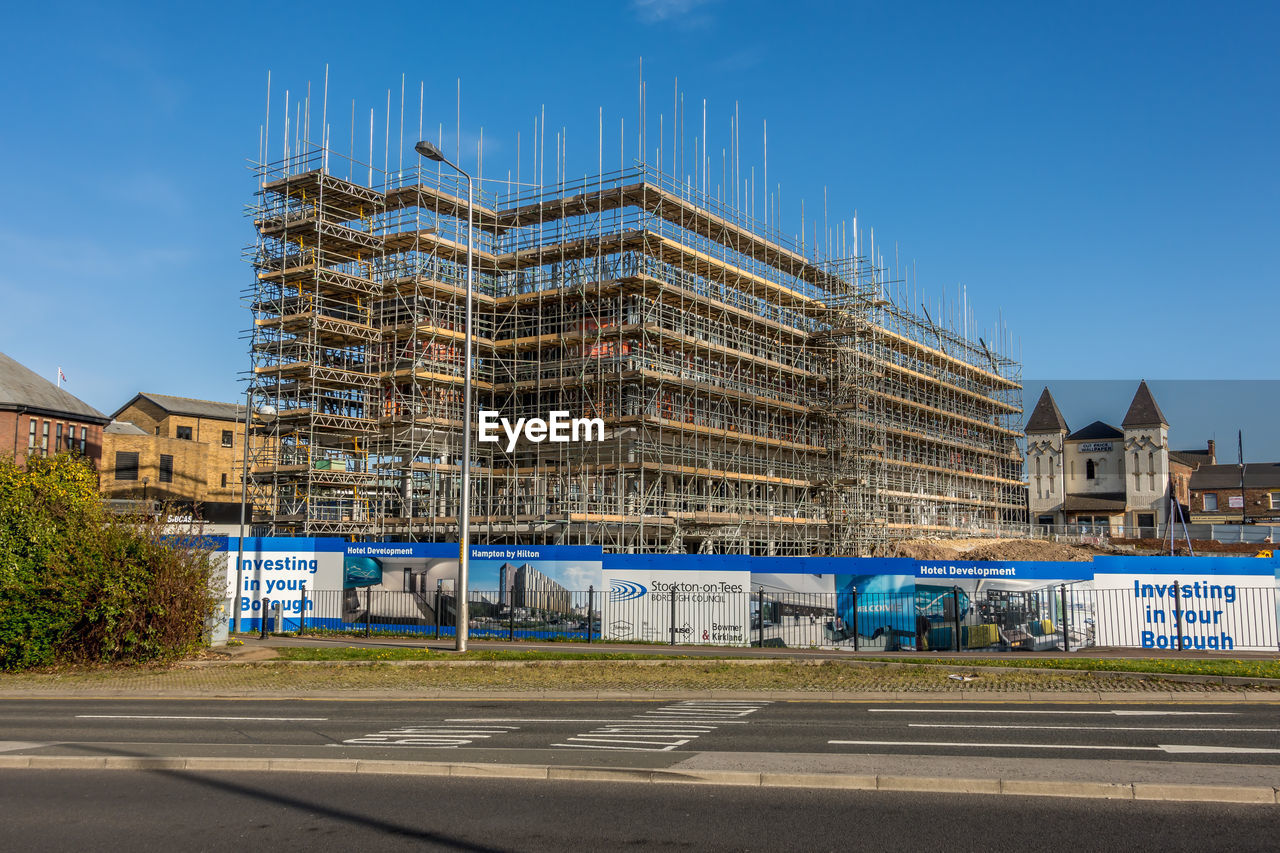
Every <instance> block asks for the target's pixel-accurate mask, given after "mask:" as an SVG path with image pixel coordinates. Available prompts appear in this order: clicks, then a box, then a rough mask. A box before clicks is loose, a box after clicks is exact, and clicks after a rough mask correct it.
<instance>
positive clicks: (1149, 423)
mask: <svg viewBox="0 0 1280 853" xmlns="http://www.w3.org/2000/svg"><path fill="white" fill-rule="evenodd" d="M1120 426H1122V427H1124V428H1125V429H1134V428H1135V427H1156V426H1162V427H1167V426H1169V422H1168V421H1167V420H1165V419H1164V412H1162V411H1160V406H1158V405H1157V404H1156V398H1155V397H1152V396H1151V389H1150V388H1148V387H1147V380H1145V379H1144V380H1142V381H1141V382H1139V383H1138V392H1137V393H1136V394H1134V395H1133V402H1132V403H1130V404H1129V412H1128V414H1126V415H1125V416H1124V420H1123V421H1121V422H1120Z"/></svg>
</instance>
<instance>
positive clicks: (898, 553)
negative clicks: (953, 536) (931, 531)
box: [876, 539, 960, 560]
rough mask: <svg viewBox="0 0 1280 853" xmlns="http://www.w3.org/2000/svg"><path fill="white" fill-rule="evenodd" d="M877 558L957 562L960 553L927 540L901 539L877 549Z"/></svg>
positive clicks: (945, 545) (957, 550) (940, 543)
mask: <svg viewBox="0 0 1280 853" xmlns="http://www.w3.org/2000/svg"><path fill="white" fill-rule="evenodd" d="M876 556H877V557H908V558H910V559H912V560H958V559H960V551H959V549H957V548H954V547H952V546H951V545H948V544H944V543H942V542H935V541H933V540H929V539H903V540H901V541H897V542H888V543H886V544H885V545H884V546H883V547H881V548H879V549H877V553H876Z"/></svg>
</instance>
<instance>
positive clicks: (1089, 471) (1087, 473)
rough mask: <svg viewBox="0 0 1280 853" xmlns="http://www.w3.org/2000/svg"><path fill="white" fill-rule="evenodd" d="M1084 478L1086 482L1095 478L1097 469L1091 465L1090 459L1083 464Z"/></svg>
mask: <svg viewBox="0 0 1280 853" xmlns="http://www.w3.org/2000/svg"><path fill="white" fill-rule="evenodd" d="M1084 478H1085V479H1086V480H1093V479H1096V478H1097V468H1096V466H1095V465H1094V464H1093V460H1092V459H1090V460H1088V461H1087V462H1085V463H1084Z"/></svg>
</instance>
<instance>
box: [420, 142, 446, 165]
mask: <svg viewBox="0 0 1280 853" xmlns="http://www.w3.org/2000/svg"><path fill="white" fill-rule="evenodd" d="M413 150H414V151H417V152H418V153H419V154H421V155H422V156H423V157H426V158H427V159H428V160H435V161H436V162H437V163H443V162H444V154H442V153H441V151H440V149H439V148H437V147H436V146H435V143H433V142H428V141H427V140H425V139H424V140H422V141H421V142H419V143H418V144H417V145H415V146H413Z"/></svg>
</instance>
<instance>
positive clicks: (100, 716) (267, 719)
mask: <svg viewBox="0 0 1280 853" xmlns="http://www.w3.org/2000/svg"><path fill="white" fill-rule="evenodd" d="M76 719H77V720H235V721H237V722H242V721H245V720H249V721H253V722H264V723H321V722H324V721H326V720H328V719H329V718H328V717H196V716H178V715H174V714H76Z"/></svg>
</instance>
